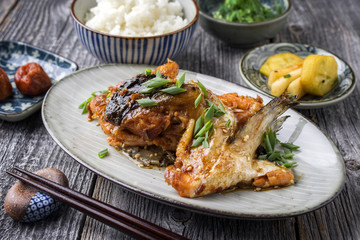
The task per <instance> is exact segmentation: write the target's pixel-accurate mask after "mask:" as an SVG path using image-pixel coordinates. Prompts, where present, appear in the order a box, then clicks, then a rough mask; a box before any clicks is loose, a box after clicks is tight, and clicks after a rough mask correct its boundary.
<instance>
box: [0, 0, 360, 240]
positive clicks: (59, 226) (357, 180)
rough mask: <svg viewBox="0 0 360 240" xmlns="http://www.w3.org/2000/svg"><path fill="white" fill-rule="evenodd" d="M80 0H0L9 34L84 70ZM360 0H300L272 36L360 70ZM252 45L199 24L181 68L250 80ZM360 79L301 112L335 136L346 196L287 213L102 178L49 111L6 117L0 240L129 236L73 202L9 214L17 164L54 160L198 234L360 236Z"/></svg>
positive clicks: (1, 137) (3, 35)
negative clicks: (46, 211)
mask: <svg viewBox="0 0 360 240" xmlns="http://www.w3.org/2000/svg"><path fill="white" fill-rule="evenodd" d="M70 4H71V0H57V1H54V0H41V1H39V0H26V1H25V0H22V1H20V0H1V1H0V40H17V41H22V42H26V43H29V44H32V45H34V46H37V47H40V48H43V49H46V50H49V51H52V52H55V53H57V54H59V55H62V56H64V57H66V58H68V59H70V60H73V61H75V62H76V63H77V64H78V65H79V67H80V68H85V67H89V66H96V65H98V64H100V62H99V61H98V60H97V59H96V58H95V57H93V56H92V55H90V54H89V53H88V52H87V51H86V50H85V48H84V47H83V46H82V45H81V43H80V41H79V39H78V38H77V36H76V34H75V31H74V29H73V26H72V21H71V16H70V10H69V9H70ZM359 11H360V1H358V0H343V1H329V0H316V1H313V0H301V1H293V9H292V12H291V14H290V17H289V21H288V24H287V26H286V28H285V29H283V31H282V32H281V33H280V34H278V35H277V36H276V38H274V39H271V40H270V42H296V43H306V44H310V45H314V46H318V47H321V48H324V49H327V50H329V51H331V52H334V53H336V54H337V55H339V56H341V57H342V58H344V59H345V60H346V61H347V62H348V63H349V64H350V65H351V66H352V68H353V70H354V71H355V75H357V76H359V75H360V57H359V56H360V14H358V12H359ZM245 51H246V49H240V48H232V47H229V46H227V45H225V44H223V43H221V42H220V41H218V40H216V39H215V38H213V37H211V36H210V35H208V34H207V33H206V32H204V31H203V30H202V29H201V27H200V26H198V28H197V30H196V32H195V34H194V36H193V38H192V40H191V43H190V45H189V47H188V48H187V49H186V50H185V51H184V52H183V53H182V54H181V55H180V56H179V57H177V58H176V59H174V60H176V61H177V62H178V63H179V65H180V66H181V68H183V69H187V70H191V71H195V72H200V73H204V74H208V75H212V76H215V77H218V78H222V79H225V80H228V81H231V82H235V83H238V84H240V85H243V86H245V84H244V82H243V81H242V80H241V79H240V75H239V71H238V63H239V60H240V58H241V56H242V55H243V54H244V52H245ZM359 106H360V86H359V84H358V85H357V86H356V89H355V91H354V93H353V94H352V95H351V96H350V97H349V98H347V99H346V100H344V101H343V102H341V103H338V104H336V105H333V106H331V107H327V108H323V109H318V110H302V111H300V112H301V113H302V114H304V115H305V116H307V117H308V118H310V119H311V120H313V121H314V122H315V123H316V124H317V125H318V126H319V127H320V128H321V130H323V131H324V132H325V133H326V134H327V135H329V137H330V138H331V139H332V140H333V141H334V142H335V144H336V145H337V147H338V148H339V150H340V152H341V154H342V155H343V157H344V160H345V164H346V183H345V187H344V190H343V191H342V192H341V194H340V195H339V196H338V197H337V198H336V199H335V200H334V201H333V202H331V203H330V204H328V205H327V206H325V207H322V208H321V209H319V210H317V211H314V212H311V213H308V214H305V215H302V216H298V217H292V218H287V219H281V220H272V221H255V220H254V221H250V220H231V219H225V218H219V217H211V216H206V215H202V214H197V213H193V212H190V211H186V210H181V209H178V208H175V207H170V206H167V205H164V204H162V203H159V202H156V201H153V200H150V199H147V198H145V197H142V196H139V195H137V194H135V193H132V192H129V191H127V190H125V189H123V188H121V187H120V186H118V185H116V184H113V183H112V182H109V181H107V180H105V179H103V178H101V177H98V176H96V175H95V174H94V173H92V172H91V171H89V170H87V169H86V168H85V167H83V166H81V165H80V164H78V163H77V162H76V161H74V160H73V159H72V158H71V157H70V156H68V155H67V154H66V153H65V152H64V151H63V150H62V149H61V148H60V147H59V146H58V145H57V144H56V143H55V142H54V141H53V139H52V138H51V137H50V135H49V134H48V133H47V131H46V129H45V127H44V125H43V123H42V120H41V114H40V111H39V112H37V113H35V114H34V115H32V116H30V117H29V118H28V119H26V120H23V121H20V122H5V121H2V120H0V179H1V180H0V185H1V190H2V191H1V193H0V199H1V210H0V238H1V239H75V238H76V239H77V238H81V239H129V238H130V237H128V236H127V235H124V234H123V233H122V232H120V231H117V230H115V229H113V228H110V227H108V226H106V225H104V224H102V223H100V222H98V221H96V220H93V219H91V218H88V217H86V216H85V215H84V214H82V213H80V212H78V211H76V210H73V209H72V208H69V207H64V208H63V209H62V210H61V211H58V212H57V213H56V214H54V215H52V216H50V217H49V218H47V219H46V220H43V221H40V222H37V223H31V224H24V223H19V222H15V221H13V220H12V219H11V218H10V217H8V216H7V215H6V214H5V210H4V207H3V201H4V197H5V194H6V192H7V190H8V189H9V188H10V187H11V185H13V184H14V182H15V180H14V179H13V178H10V177H9V176H7V174H6V173H5V170H7V169H10V168H12V167H13V166H19V167H22V168H26V169H29V170H37V169H41V168H46V167H55V168H58V169H60V170H62V171H64V172H65V174H66V175H67V176H68V178H69V180H70V186H72V187H73V188H74V189H76V190H78V191H81V192H83V193H86V194H88V195H90V196H92V197H94V198H98V199H100V200H102V201H105V202H107V203H110V204H112V205H114V206H116V207H119V208H121V209H124V210H126V211H128V212H130V213H133V214H135V215H137V216H139V217H142V218H145V219H147V220H149V221H151V222H153V223H156V224H158V225H160V226H162V227H164V228H167V229H171V230H172V231H174V232H177V233H179V234H182V235H184V236H186V237H188V238H191V239H360V227H359V226H360V159H359V158H360V111H359Z"/></svg>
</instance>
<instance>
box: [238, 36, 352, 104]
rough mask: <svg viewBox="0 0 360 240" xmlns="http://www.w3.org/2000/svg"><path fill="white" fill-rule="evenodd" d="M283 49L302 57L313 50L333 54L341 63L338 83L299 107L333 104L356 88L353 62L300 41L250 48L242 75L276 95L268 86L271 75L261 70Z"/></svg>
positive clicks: (252, 85) (256, 87)
mask: <svg viewBox="0 0 360 240" xmlns="http://www.w3.org/2000/svg"><path fill="white" fill-rule="evenodd" d="M283 52H291V53H294V54H296V55H298V56H300V57H302V58H305V57H306V56H308V55H311V54H319V55H327V56H333V57H335V60H336V62H337V65H338V81H339V83H338V85H337V86H336V87H335V88H334V89H333V90H331V91H330V92H329V93H328V94H326V95H325V96H323V97H315V96H310V95H306V96H304V97H303V98H301V99H300V100H299V103H300V104H299V105H297V106H296V108H298V109H311V108H321V107H326V106H330V105H333V104H336V103H338V102H340V101H342V100H344V99H345V98H347V97H348V96H349V95H350V94H351V93H352V92H353V91H354V89H355V86H356V79H355V75H354V72H353V71H352V69H351V67H350V66H349V64H347V63H346V62H345V61H344V60H343V59H341V58H340V57H338V56H336V55H335V54H333V53H331V52H329V51H326V50H324V49H321V48H317V47H313V46H310V45H306V44H300V43H272V44H265V45H262V46H260V47H256V48H254V49H252V50H250V51H248V52H247V53H245V55H244V56H243V57H242V59H241V61H240V66H239V67H240V74H241V78H242V79H243V80H244V82H245V83H246V84H247V85H248V86H249V87H250V88H252V89H254V90H257V91H260V92H262V93H264V94H266V95H267V96H269V97H273V96H272V95H271V94H270V88H269V87H268V86H267V77H266V76H265V75H263V74H261V73H260V72H259V70H260V67H261V66H262V65H263V64H264V62H265V61H266V59H267V58H268V57H270V56H272V55H274V54H277V53H283Z"/></svg>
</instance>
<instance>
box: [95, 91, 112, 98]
mask: <svg viewBox="0 0 360 240" xmlns="http://www.w3.org/2000/svg"><path fill="white" fill-rule="evenodd" d="M97 93H100V94H105V93H109V91H108V90H102V91H95V92H93V93H91V95H92V96H94V97H95V96H96V94H97Z"/></svg>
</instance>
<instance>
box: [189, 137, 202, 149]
mask: <svg viewBox="0 0 360 240" xmlns="http://www.w3.org/2000/svg"><path fill="white" fill-rule="evenodd" d="M204 139H205V137H199V138H197V139H195V141H194V142H193V144H192V145H191V147H198V146H200V145H201V143H202V142H203V141H204Z"/></svg>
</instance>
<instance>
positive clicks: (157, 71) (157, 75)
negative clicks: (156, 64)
mask: <svg viewBox="0 0 360 240" xmlns="http://www.w3.org/2000/svg"><path fill="white" fill-rule="evenodd" d="M156 77H157V78H161V73H160V71H159V69H157V70H156Z"/></svg>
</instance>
